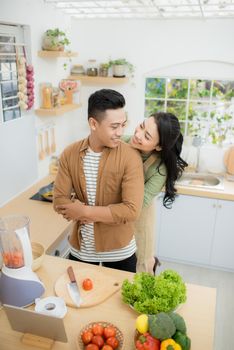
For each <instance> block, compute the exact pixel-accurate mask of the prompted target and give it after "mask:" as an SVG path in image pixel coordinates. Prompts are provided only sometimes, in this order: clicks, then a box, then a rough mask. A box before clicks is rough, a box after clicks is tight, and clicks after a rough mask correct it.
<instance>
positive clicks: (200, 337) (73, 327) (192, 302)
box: [0, 256, 216, 350]
mask: <svg viewBox="0 0 234 350" xmlns="http://www.w3.org/2000/svg"><path fill="white" fill-rule="evenodd" d="M77 264H78V265H79V268H80V269H82V267H83V268H84V267H85V268H87V267H89V268H90V269H101V270H102V271H105V274H106V276H107V278H108V275H111V276H112V277H116V278H118V279H120V280H124V279H125V278H129V279H132V277H133V274H132V273H129V272H123V271H119V270H113V269H108V268H104V267H99V266H98V267H97V266H93V265H88V264H83V263H78V262H75V261H69V260H66V259H61V258H57V257H52V256H46V257H45V260H44V262H43V265H42V267H41V268H40V269H39V270H38V271H37V272H38V276H39V277H40V278H41V280H42V281H43V283H44V284H45V287H46V293H45V295H44V296H49V295H54V289H53V288H54V283H55V281H56V280H57V279H58V277H59V276H60V275H61V274H63V273H64V272H65V270H66V268H67V267H68V265H72V266H73V267H76V266H77ZM215 305H216V289H214V288H208V287H203V286H198V285H192V284H187V302H186V304H184V305H183V306H181V308H180V310H179V311H178V312H179V313H180V314H181V315H182V316H183V317H184V319H185V321H186V324H187V328H188V335H189V337H190V338H191V339H192V348H191V350H201V349H205V350H212V349H213V336H214V325H215ZM137 315H138V314H137V313H136V312H135V311H133V310H132V309H130V308H129V307H128V306H127V305H125V304H124V303H123V302H122V300H121V293H120V291H119V292H117V293H116V294H114V295H113V296H112V297H110V298H109V299H107V300H106V301H105V302H103V303H102V304H100V305H97V306H94V307H90V308H83V309H75V308H70V307H69V308H68V312H67V314H66V316H65V318H64V324H65V328H66V332H67V336H68V343H61V342H55V344H54V347H53V349H55V350H65V349H67V350H75V349H76V345H75V339H76V337H77V336H78V334H79V332H80V330H81V328H82V327H83V326H85V325H86V324H88V323H89V322H94V321H108V322H111V323H113V324H115V325H116V326H118V327H119V328H120V329H121V330H122V332H123V334H124V339H125V346H124V349H125V350H134V345H133V337H134V329H135V319H136V317H137ZM0 329H1V332H0V344H2V345H3V344H4V350H13V349H17V350H26V348H27V349H28V350H35V347H31V346H27V347H26V346H25V345H23V344H22V343H21V342H20V338H21V336H22V334H21V333H19V332H16V331H13V330H12V329H11V328H10V325H9V322H8V320H7V318H6V315H5V311H4V309H2V310H1V311H0Z"/></svg>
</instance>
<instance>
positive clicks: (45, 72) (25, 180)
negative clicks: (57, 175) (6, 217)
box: [0, 0, 81, 207]
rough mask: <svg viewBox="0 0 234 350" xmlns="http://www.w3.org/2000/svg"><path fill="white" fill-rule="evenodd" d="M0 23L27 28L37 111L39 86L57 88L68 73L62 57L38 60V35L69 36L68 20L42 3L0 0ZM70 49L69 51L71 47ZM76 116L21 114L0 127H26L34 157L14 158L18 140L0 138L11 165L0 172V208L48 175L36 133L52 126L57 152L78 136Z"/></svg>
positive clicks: (32, 0) (0, 131)
mask: <svg viewBox="0 0 234 350" xmlns="http://www.w3.org/2000/svg"><path fill="white" fill-rule="evenodd" d="M0 22H1V23H5V24H21V25H28V26H29V27H30V38H29V40H30V41H29V44H30V45H31V56H32V64H33V66H34V70H35V108H38V107H39V106H40V98H39V84H40V83H41V82H51V83H53V85H54V86H57V85H58V82H59V80H61V79H62V78H66V77H67V75H68V71H64V69H63V63H64V62H66V63H69V61H68V59H63V58H59V59H42V58H39V57H38V55H37V52H38V51H39V50H40V49H41V40H42V35H43V33H44V32H45V31H46V30H47V29H49V28H56V27H59V28H60V29H62V30H64V31H66V33H67V36H68V37H70V17H67V16H65V15H64V14H63V13H62V12H61V11H59V10H56V9H54V7H53V5H50V4H46V3H45V2H44V1H43V0H21V1H18V0H0ZM71 49H73V48H72V46H71ZM79 113H81V112H80V111H79V110H77V111H74V112H71V113H67V114H66V115H64V116H58V117H40V118H39V117H37V116H35V114H34V112H33V110H32V111H28V112H25V113H24V114H23V119H24V120H22V122H21V120H15V121H11V122H10V123H6V124H5V125H0V135H3V134H4V133H5V130H9V129H11V130H13V129H14V130H15V128H18V131H20V130H21V132H22V131H25V130H26V129H25V127H24V125H27V126H30V129H28V130H27V132H31V133H32V137H31V145H28V144H27V145H26V146H27V148H28V147H30V146H31V148H32V153H33V155H34V159H29V158H27V159H26V156H25V154H24V152H21V154H20V155H18V153H19V152H12V150H13V149H16V150H17V142H18V141H19V140H18V138H17V139H12V140H11V142H4V144H2V143H3V139H1V142H0V144H1V155H2V158H3V159H5V160H6V161H7V163H6V164H8V165H9V164H11V166H10V167H9V166H7V167H6V168H5V170H4V172H3V171H0V183H1V188H0V189H1V191H0V207H1V205H3V204H4V203H5V202H6V201H8V200H10V199H11V198H13V197H14V196H16V195H17V194H18V193H20V192H22V191H23V190H25V188H27V187H29V186H30V185H31V184H32V183H34V182H36V181H37V180H38V178H41V177H43V176H45V175H47V174H48V165H49V160H50V157H47V158H46V159H44V160H42V161H39V159H38V145H37V140H38V138H37V130H38V129H39V128H40V127H41V126H42V125H45V124H47V123H51V122H52V123H55V133H56V139H57V153H60V152H61V151H62V149H63V148H64V147H65V146H66V145H67V144H69V143H71V142H73V141H74V140H76V139H77V138H78V137H79V134H78V131H79ZM7 124H8V125H7ZM11 125H12V127H11ZM23 127H24V128H23ZM9 141H10V140H9ZM9 143H10V144H9ZM9 146H10V148H9ZM26 146H25V147H26ZM3 149H4V151H3ZM2 152H4V154H2ZM2 158H1V159H2ZM25 165H27V168H29V169H30V170H31V169H34V170H33V172H32V174H31V175H32V176H27V171H25V170H26V169H27V168H25ZM7 174H8V175H9V176H8V177H7ZM16 174H18V175H16ZM5 178H7V181H5Z"/></svg>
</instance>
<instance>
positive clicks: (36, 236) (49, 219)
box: [0, 175, 69, 253]
mask: <svg viewBox="0 0 234 350" xmlns="http://www.w3.org/2000/svg"><path fill="white" fill-rule="evenodd" d="M53 180H54V176H52V175H49V176H47V177H45V178H44V179H43V180H41V181H39V182H37V183H36V184H35V185H33V186H31V187H30V188H29V189H28V190H26V191H25V192H23V193H22V194H20V195H19V196H17V197H16V198H14V199H13V200H11V201H10V202H9V203H7V204H6V205H5V206H3V207H2V208H0V216H5V215H11V214H20V215H27V216H28V217H29V218H30V239H31V241H36V242H39V243H41V244H43V246H44V247H45V249H46V252H47V253H50V252H51V251H52V250H53V249H54V247H56V246H57V245H58V243H59V242H60V241H61V240H62V239H63V238H64V237H65V236H66V233H67V230H68V228H69V223H68V221H66V220H64V218H63V217H62V216H61V215H58V214H57V213H56V212H55V211H54V209H53V206H52V203H50V202H41V201H37V200H32V199H30V197H32V196H33V195H34V194H35V193H36V192H38V191H39V189H40V188H41V187H43V186H46V185H48V184H49V183H51V182H52V181H53Z"/></svg>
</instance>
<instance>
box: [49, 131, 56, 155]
mask: <svg viewBox="0 0 234 350" xmlns="http://www.w3.org/2000/svg"><path fill="white" fill-rule="evenodd" d="M50 149H51V153H54V152H56V142H55V132H54V127H52V128H51V147H50Z"/></svg>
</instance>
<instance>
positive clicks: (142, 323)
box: [136, 314, 149, 333]
mask: <svg viewBox="0 0 234 350" xmlns="http://www.w3.org/2000/svg"><path fill="white" fill-rule="evenodd" d="M136 329H137V330H138V332H140V333H145V332H147V331H148V329H149V321H148V316H147V315H145V314H142V315H140V316H138V317H137V319H136Z"/></svg>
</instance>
